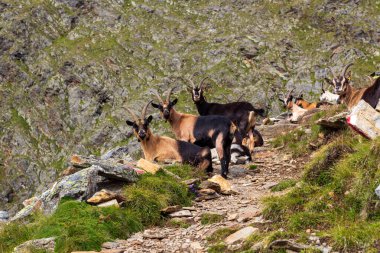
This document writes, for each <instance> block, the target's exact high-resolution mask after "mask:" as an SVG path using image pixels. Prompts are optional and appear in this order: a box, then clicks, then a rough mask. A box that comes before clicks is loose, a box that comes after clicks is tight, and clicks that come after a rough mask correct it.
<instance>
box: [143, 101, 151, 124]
mask: <svg viewBox="0 0 380 253" xmlns="http://www.w3.org/2000/svg"><path fill="white" fill-rule="evenodd" d="M150 103H152V100H150V101H149V102H148V103H147V104H146V105H145V106H144V108H143V110H142V112H141V118H142V119H145V115H146V111H147V109H148V106H149V105H150Z"/></svg>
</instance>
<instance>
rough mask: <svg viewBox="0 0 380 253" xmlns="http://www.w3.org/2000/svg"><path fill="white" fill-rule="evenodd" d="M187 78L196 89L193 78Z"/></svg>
mask: <svg viewBox="0 0 380 253" xmlns="http://www.w3.org/2000/svg"><path fill="white" fill-rule="evenodd" d="M187 80H188V81H189V83H190V84H191V87H192V88H193V89H195V84H194V82H193V80H191V79H190V78H187Z"/></svg>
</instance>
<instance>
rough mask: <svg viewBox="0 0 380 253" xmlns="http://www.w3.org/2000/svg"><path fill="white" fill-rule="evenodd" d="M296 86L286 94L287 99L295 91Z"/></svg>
mask: <svg viewBox="0 0 380 253" xmlns="http://www.w3.org/2000/svg"><path fill="white" fill-rule="evenodd" d="M295 89H296V88H293V89H291V90H290V91H289V93H288V95H286V99H289V97H290V95H292V93H293V91H294V90H295Z"/></svg>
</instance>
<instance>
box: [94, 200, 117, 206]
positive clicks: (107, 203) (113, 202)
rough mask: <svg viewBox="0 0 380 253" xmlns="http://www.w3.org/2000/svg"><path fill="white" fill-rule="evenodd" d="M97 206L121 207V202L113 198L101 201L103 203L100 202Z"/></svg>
mask: <svg viewBox="0 0 380 253" xmlns="http://www.w3.org/2000/svg"><path fill="white" fill-rule="evenodd" d="M97 206H99V207H110V206H115V207H119V203H118V202H117V200H116V199H113V200H110V201H107V202H104V203H101V204H99V205H97Z"/></svg>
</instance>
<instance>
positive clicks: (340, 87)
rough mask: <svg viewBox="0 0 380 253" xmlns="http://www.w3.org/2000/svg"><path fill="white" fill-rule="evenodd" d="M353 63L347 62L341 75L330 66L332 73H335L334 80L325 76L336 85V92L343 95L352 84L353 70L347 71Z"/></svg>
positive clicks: (330, 82)
mask: <svg viewBox="0 0 380 253" xmlns="http://www.w3.org/2000/svg"><path fill="white" fill-rule="evenodd" d="M352 65H353V64H352V63H350V64H347V65H346V66H345V67H344V68H343V70H342V72H341V73H340V74H339V75H335V74H334V72H333V70H332V69H331V68H330V71H331V73H332V74H333V78H332V81H331V80H330V79H328V78H325V80H326V81H327V82H328V83H329V84H330V85H332V86H334V93H335V94H337V95H339V96H342V95H344V94H346V92H347V88H348V87H349V86H350V81H351V71H349V72H348V73H347V70H348V68H349V67H350V66H352Z"/></svg>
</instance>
